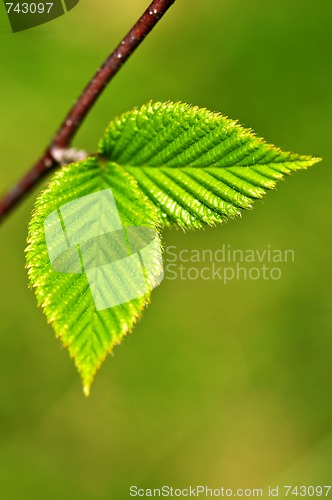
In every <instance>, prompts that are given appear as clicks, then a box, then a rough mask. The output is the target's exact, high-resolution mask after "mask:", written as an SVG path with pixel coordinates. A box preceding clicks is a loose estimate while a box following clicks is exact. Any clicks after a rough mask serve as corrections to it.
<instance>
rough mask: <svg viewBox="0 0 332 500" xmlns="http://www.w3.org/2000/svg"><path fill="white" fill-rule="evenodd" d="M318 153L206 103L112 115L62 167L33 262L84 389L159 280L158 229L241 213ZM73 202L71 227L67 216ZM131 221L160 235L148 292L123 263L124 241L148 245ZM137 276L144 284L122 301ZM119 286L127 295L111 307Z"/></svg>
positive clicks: (47, 197)
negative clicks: (112, 266)
mask: <svg viewBox="0 0 332 500" xmlns="http://www.w3.org/2000/svg"><path fill="white" fill-rule="evenodd" d="M317 161H319V160H318V159H317V158H311V157H309V156H300V155H296V154H292V153H285V152H282V151H281V150H280V149H278V148H275V147H274V146H271V145H269V144H266V143H265V142H264V141H263V140H262V139H259V138H257V137H255V136H254V135H253V134H252V133H251V132H250V131H249V130H246V129H243V128H241V127H240V126H239V125H237V123H236V122H234V121H232V120H229V119H228V118H225V117H224V116H222V115H220V114H216V113H212V112H210V111H208V110H206V109H199V108H197V107H191V106H189V105H187V104H183V103H175V104H173V103H151V102H150V103H148V104H147V105H145V106H142V107H141V108H140V109H134V110H133V111H131V112H128V113H125V114H123V115H122V116H120V117H119V118H117V119H115V120H114V121H113V122H112V123H111V124H110V125H109V127H108V129H107V131H106V133H105V135H104V137H103V139H102V140H101V141H100V145H99V152H98V155H97V156H96V157H93V158H89V159H87V160H85V161H82V162H80V163H76V164H72V165H69V166H67V167H64V168H63V169H62V170H60V171H59V172H58V173H56V174H55V176H54V177H53V179H52V181H51V183H50V184H49V186H48V188H47V189H46V190H45V191H44V192H43V193H42V194H41V196H40V197H39V198H38V200H37V202H36V208H35V211H34V213H33V216H32V220H31V223H30V225H29V237H28V248H27V265H28V268H29V279H30V283H31V284H32V285H33V286H34V287H35V290H36V295H37V299H38V303H39V305H41V306H42V307H43V308H44V311H45V314H46V316H47V319H48V321H49V322H50V323H52V324H53V326H54V329H55V332H56V335H57V336H58V337H60V338H61V340H62V342H63V344H64V345H65V346H66V347H68V350H69V353H70V355H71V356H72V357H73V358H74V360H75V364H76V367H77V369H78V371H79V373H80V375H81V377H82V380H83V385H84V391H85V393H86V394H88V392H89V389H90V385H91V383H92V380H93V377H94V375H95V373H96V371H97V369H98V367H99V366H100V364H101V362H102V361H103V359H104V358H105V356H106V354H107V353H108V352H111V351H112V349H113V346H114V345H115V344H117V343H119V342H120V341H121V339H122V337H123V336H124V335H125V334H126V333H127V332H129V331H130V330H131V329H132V327H133V325H134V323H135V321H136V320H137V318H138V317H139V316H140V314H141V312H142V310H143V308H144V306H145V305H146V304H147V302H148V301H149V297H150V291H151V288H153V286H155V285H156V284H158V283H159V281H158V279H157V277H158V276H159V275H160V273H161V262H160V260H159V253H158V252H159V237H158V234H157V231H158V229H159V228H160V227H161V226H162V225H163V224H167V225H172V224H173V225H178V226H180V227H182V228H193V227H196V228H197V227H201V226H202V225H203V224H209V225H213V224H215V223H218V222H223V221H224V220H225V219H227V218H234V217H235V216H237V215H239V214H240V211H241V209H248V208H251V206H252V202H253V200H255V199H257V198H262V196H263V195H264V194H265V191H266V190H267V189H273V188H274V187H275V184H276V182H277V181H279V180H281V179H283V177H284V174H289V173H290V172H292V171H295V170H298V169H303V168H307V167H309V166H310V165H313V164H314V163H316V162H317ZM105 192H106V194H105V196H106V197H107V193H109V192H111V193H112V199H109V198H107V200H108V201H107V200H106V198H105V197H104V198H103V199H104V201H105V200H106V202H105V203H106V204H105V203H104V202H102V203H101V202H100V198H99V197H98V196H97V194H98V193H105ZM113 197H114V200H113ZM82 199H84V200H85V201H84V203H83V205H82V206H83V207H84V208H83V209H80V210H77V204H76V203H74V202H76V201H77V200H82ZM98 200H99V201H98ZM112 204H113V205H112ZM112 207H113V208H112ZM115 208H116V209H117V210H116V211H117V213H118V215H119V218H120V219H119V221H118V223H117V224H118V226H117V227H120V226H119V224H120V222H121V224H120V225H121V226H122V228H124V229H125V228H127V229H128V230H127V240H126V241H125V240H124V239H123V238H124V237H123V236H121V234H122V229H121V230H120V231H118V232H117V233H116V234H118V235H119V234H120V236H119V241H116V245H115V247H114V234H115V233H114V232H112V233H109V234H110V235H111V237H109V236H107V232H108V229H107V228H108V227H109V226H110V225H111V226H112V225H114V220H112V217H113V215H112V212H113V211H114V210H113V209H115ZM68 211H69V215H70V218H71V220H72V227H71V228H69V227H68V225H67V223H66V217H67V216H68ZM91 213H92V214H93V217H92V218H91ZM115 226H116V224H115ZM112 227H113V226H112ZM130 227H134V228H139V227H143V228H150V229H151V230H153V231H154V232H156V234H157V237H156V245H155V246H152V247H151V248H150V254H149V259H150V261H151V262H152V264H153V265H152V268H153V269H152V271H151V273H150V274H149V273H148V272H147V268H145V278H147V279H148V282H149V285H150V288H149V290H148V291H145V293H144V294H143V291H144V287H143V285H142V286H141V285H140V286H141V287H140V286H138V285H137V280H138V273H137V268H135V266H134V267H129V268H127V269H126V274H127V275H130V276H129V278H128V276H127V277H126V276H125V279H124V276H123V274H121V273H122V271H123V269H122V268H121V262H122V258H123V256H124V255H125V249H126V245H129V247H130V249H131V252H133V251H134V250H133V247H135V248H136V249H140V248H142V247H143V245H142V244H141V243H142V242H141V241H140V238H141V235H138V236H137V233H135V234H136V236H135V238H136V239H137V238H138V240H139V241H136V240H135V238H134V239H132V238H133V236H132V235H133V233H130ZM104 233H105V234H104ZM91 234H98V235H99V236H98V238H97V239H96V238H91V237H90V236H91ZM50 235H51V236H50ZM54 235H55V236H56V237H55V238H53V236H54ZM145 238H146V233H144V234H143V239H145ZM115 239H116V238H115ZM134 240H135V241H134ZM71 243H74V245H73V246H72V247H71V246H70V244H71ZM64 248H65V249H66V251H65V252H63V249H64ZM68 249H69V250H68ZM131 252H130V250H129V255H131ZM115 254H116V255H115ZM126 255H127V256H128V253H127V254H126ZM114 256H115V257H114ZM111 259H113V260H115V261H116V262H118V267H117V273H115V274H114V275H112V279H111V281H110V282H108V284H107V287H106V288H103V286H101V285H100V283H101V281H102V280H101V278H102V279H104V278H105V276H104V274H105V268H104V265H105V263H108V262H109V261H110V260H111ZM99 271H100V272H99ZM98 273H99V275H98ZM92 275H93V277H94V278H93V279H92V280H91V276H92ZM96 275H98V276H99V277H98V278H96ZM128 279H129V285H128V284H127V282H128ZM96 284H97V285H98V286H96ZM136 285H137V286H136ZM128 286H129V288H130V287H131V286H134V287H135V286H136V288H137V290H138V291H139V290H140V291H141V293H138V292H137V294H136V295H132V297H130V299H128V297H127V299H126V300H125V297H126V292H127V289H126V287H128ZM123 288H124V290H123ZM113 293H114V294H115V295H116V294H117V293H118V294H119V296H121V297H122V302H121V303H120V301H119V302H117V304H118V305H114V306H110V307H107V304H109V303H111V302H109V297H108V295H109V294H110V295H112V294H113ZM135 297H138V298H135Z"/></svg>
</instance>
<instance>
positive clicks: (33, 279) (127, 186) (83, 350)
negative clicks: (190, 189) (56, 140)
mask: <svg viewBox="0 0 332 500" xmlns="http://www.w3.org/2000/svg"><path fill="white" fill-rule="evenodd" d="M110 186H111V188H112V192H113V195H114V199H115V202H116V205H117V208H118V212H119V214H120V218H121V222H122V225H123V227H129V226H145V227H146V226H148V227H153V228H154V227H156V213H155V210H154V208H153V206H151V204H150V203H149V202H148V200H147V199H146V198H145V196H144V195H142V193H141V192H140V191H139V190H138V188H137V185H136V182H135V180H134V179H133V178H132V177H131V176H130V175H129V174H128V173H126V172H125V171H124V170H123V169H122V168H121V167H119V166H117V165H115V164H112V163H110V162H109V163H107V164H106V163H104V162H102V161H100V160H98V159H97V158H89V159H87V160H86V161H83V162H80V163H77V164H71V165H69V166H66V167H64V168H62V169H61V170H60V171H59V172H57V173H56V174H55V176H54V177H53V179H52V181H51V183H50V184H49V186H48V187H47V189H46V190H45V191H44V192H43V193H42V195H41V196H40V197H39V198H38V200H37V202H36V206H35V210H34V213H33V216H32V220H31V222H30V225H29V237H28V247H27V267H28V274H29V280H30V283H31V284H32V286H33V287H35V291H36V296H37V300H38V304H39V305H40V306H42V307H43V309H44V312H45V314H46V317H47V319H48V321H49V322H50V323H52V325H53V327H54V330H55V332H56V335H57V336H58V337H60V338H61V341H62V343H63V345H64V346H65V347H67V348H68V350H69V353H70V356H71V357H73V358H74V360H75V364H76V367H77V370H78V371H79V373H80V375H81V377H82V381H83V386H84V392H85V394H86V395H88V394H89V390H90V385H91V383H92V381H93V377H94V375H95V373H96V371H97V369H98V368H99V366H100V364H101V363H102V361H103V360H104V358H105V356H106V355H107V353H109V352H111V351H112V349H113V347H114V345H116V344H118V343H120V342H121V340H122V338H123V336H124V335H125V334H126V333H127V332H129V331H130V330H131V329H132V327H133V325H134V323H135V322H136V321H137V319H138V317H139V316H140V314H141V312H142V310H143V308H144V306H145V305H146V304H147V303H148V302H149V297H150V293H148V294H146V295H144V296H143V297H140V298H137V299H135V300H132V301H129V302H126V303H123V304H121V305H118V306H116V307H112V308H109V309H104V310H99V311H97V310H96V307H95V303H94V300H93V297H92V294H91V291H90V288H89V283H88V280H87V277H86V275H85V274H84V273H80V274H73V273H69V274H64V273H59V272H57V271H55V270H54V268H53V267H52V265H51V262H50V258H49V254H48V249H47V246H46V239H45V230H44V223H45V220H46V218H47V216H48V215H49V214H50V213H52V212H53V211H54V210H57V209H58V207H59V206H63V205H65V204H67V203H68V202H71V201H73V200H77V199H78V198H81V197H83V196H86V195H88V194H91V193H94V192H98V191H100V190H103V189H106V188H109V187H110ZM91 209H92V210H94V212H95V214H96V215H97V216H98V217H103V216H104V215H105V214H102V213H101V214H98V205H96V206H95V207H94V206H93V207H91ZM80 224H82V218H80Z"/></svg>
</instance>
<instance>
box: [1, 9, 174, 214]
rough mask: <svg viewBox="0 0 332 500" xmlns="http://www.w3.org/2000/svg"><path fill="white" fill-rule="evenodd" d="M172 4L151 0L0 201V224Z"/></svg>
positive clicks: (48, 167)
mask: <svg viewBox="0 0 332 500" xmlns="http://www.w3.org/2000/svg"><path fill="white" fill-rule="evenodd" d="M174 2H175V0H154V1H153V2H152V3H151V4H150V6H149V7H148V8H147V9H146V11H145V12H144V13H143V14H142V16H141V17H140V18H139V20H138V21H137V23H136V24H135V25H134V26H133V28H132V29H131V30H130V31H129V33H128V34H127V35H126V36H125V37H124V39H123V40H122V41H121V43H120V44H119V45H118V46H117V47H116V49H115V50H114V51H113V52H112V54H111V55H110V56H109V57H108V58H107V59H106V61H105V62H104V64H103V65H102V66H101V67H100V68H99V70H98V71H97V73H96V74H95V75H94V77H93V78H92V79H91V80H90V82H89V83H88V85H87V86H86V87H85V89H84V90H83V92H82V94H81V95H80V97H79V98H78V99H77V101H76V103H75V104H74V106H73V107H72V109H71V110H70V111H69V113H68V114H67V116H66V118H65V119H64V121H63V123H62V124H61V126H60V128H59V129H58V131H57V132H56V134H55V136H54V138H53V140H52V142H51V143H50V144H49V146H48V147H47V148H46V150H45V152H44V154H43V155H42V156H41V158H40V159H39V160H38V161H37V162H36V163H35V165H34V166H33V167H32V168H31V170H29V171H28V172H27V173H26V174H25V175H24V177H22V179H21V180H20V181H19V182H18V183H17V184H16V185H15V186H14V187H13V188H12V189H11V190H10V191H8V193H6V194H5V195H4V196H3V198H2V199H1V200H0V222H2V220H3V219H4V217H5V216H6V215H7V214H8V213H9V212H10V211H11V210H12V209H13V208H14V207H15V206H16V205H17V204H18V203H19V202H20V201H21V200H22V199H23V198H24V197H25V195H26V194H27V193H29V192H30V190H31V189H32V188H33V187H34V186H35V185H36V184H37V183H38V182H39V181H40V180H41V179H42V178H43V177H44V176H45V175H46V174H47V173H48V172H49V171H50V170H52V169H54V168H55V167H57V166H59V162H58V161H57V160H56V158H55V156H56V155H54V154H53V153H52V151H54V150H56V151H59V149H66V148H68V146H69V145H70V143H71V141H72V140H73V138H74V136H75V134H76V132H77V131H78V129H79V128H80V126H81V125H82V123H83V121H84V119H85V117H86V116H87V114H88V113H89V111H90V110H91V108H92V107H93V105H94V103H95V102H96V101H97V99H98V98H99V96H100V95H101V93H102V91H103V90H104V88H105V87H106V86H107V84H108V83H109V82H110V80H111V79H112V78H113V77H114V76H115V75H116V73H117V72H118V71H119V69H120V68H121V67H122V65H123V64H124V63H125V61H127V59H128V58H129V57H130V55H131V54H132V53H133V52H134V50H135V49H136V48H137V47H138V46H139V45H140V44H141V42H142V41H143V40H144V38H145V37H146V36H147V35H148V34H149V33H150V31H151V30H152V29H153V28H154V26H155V25H156V24H157V23H158V21H159V20H160V19H161V18H162V16H163V15H164V14H165V13H166V11H167V10H168V9H169V8H170V7H171V5H172V4H173V3H174Z"/></svg>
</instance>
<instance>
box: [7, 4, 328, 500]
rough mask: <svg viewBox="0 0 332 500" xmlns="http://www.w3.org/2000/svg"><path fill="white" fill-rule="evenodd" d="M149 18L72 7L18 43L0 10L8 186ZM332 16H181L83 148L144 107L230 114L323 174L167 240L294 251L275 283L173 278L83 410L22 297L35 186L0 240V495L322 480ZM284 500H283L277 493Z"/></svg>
mask: <svg viewBox="0 0 332 500" xmlns="http://www.w3.org/2000/svg"><path fill="white" fill-rule="evenodd" d="M146 6H147V2H146V1H143V0H127V1H126V2H123V1H120V0H113V1H112V2H110V1H108V0H93V1H90V2H83V1H82V2H80V4H79V5H78V6H77V7H76V8H75V9H74V10H72V11H71V12H70V13H68V14H66V15H65V16H63V17H61V18H59V19H58V20H55V21H53V22H52V23H50V24H48V25H44V26H41V27H39V28H36V29H32V30H29V31H26V32H21V33H18V34H15V35H13V34H12V33H11V32H10V28H9V23H8V20H7V19H6V15H5V11H4V6H3V4H2V3H1V5H0V21H1V23H0V24H1V26H0V61H1V62H0V64H1V69H0V72H1V73H0V74H1V77H0V90H1V92H0V110H1V115H0V151H1V153H0V189H1V191H4V190H5V189H6V188H7V187H9V186H10V185H11V184H12V183H14V182H15V181H16V180H17V179H18V177H19V176H20V175H21V174H22V173H23V172H24V171H25V170H26V169H27V167H28V166H29V165H30V164H31V163H32V162H33V161H34V160H35V159H36V157H37V156H38V155H39V153H40V152H41V151H42V149H43V148H44V146H45V144H46V143H47V141H48V140H49V138H50V137H51V136H52V134H53V132H54V131H55V128H56V127H57V125H58V124H59V122H60V121H61V120H62V118H63V116H64V112H65V111H66V110H67V108H68V106H69V104H71V103H72V101H73V100H74V98H75V97H76V96H77V94H78V93H79V91H80V90H81V89H82V87H83V86H84V85H85V83H86V81H87V79H88V77H90V75H91V74H92V73H93V72H94V71H95V69H96V67H97V66H98V65H99V63H101V62H102V60H103V59H104V57H105V56H106V54H107V53H108V52H109V51H110V49H112V48H113V47H114V46H115V44H116V43H117V42H118V41H119V40H120V39H121V37H122V35H123V34H124V33H125V32H126V31H127V30H128V29H129V27H130V26H131V25H132V24H133V22H134V21H135V20H136V18H137V17H138V15H139V14H140V13H141V11H143V9H144V8H145V7H146ZM331 23H332V3H331V2H329V1H327V0H316V1H315V2H312V1H309V0H292V1H291V2H290V1H289V0H269V1H268V2H264V1H263V0H252V1H251V2H248V1H247V0H233V1H226V0H207V1H206V2H201V1H198V0H177V2H176V4H175V5H174V6H173V7H172V9H171V10H170V11H169V13H168V14H167V15H166V17H165V18H164V19H163V21H162V22H161V23H160V24H159V26H158V27H157V28H156V29H155V30H154V32H153V33H152V34H151V35H150V36H149V37H148V38H147V39H146V41H145V42H144V44H143V45H142V46H141V48H140V49H139V50H138V51H137V52H136V54H135V55H134V56H133V57H132V59H131V60H130V61H129V62H128V63H127V64H126V66H125V67H124V68H123V69H122V70H121V72H120V73H119V75H118V76H117V77H116V79H115V80H114V81H113V82H112V84H111V85H110V86H109V88H108V89H107V90H106V92H105V93H104V95H103V96H102V98H101V99H100V101H99V102H98V104H97V105H96V106H95V108H94V110H93V112H92V113H91V114H90V116H89V118H88V120H87V121H86V123H85V124H84V126H83V127H82V130H81V131H80V133H79V134H78V136H77V138H76V140H75V145H77V146H78V147H83V148H86V149H87V150H91V151H93V150H95V148H96V144H97V141H98V139H99V137H100V135H101V134H102V132H103V130H104V129H105V127H106V125H107V123H108V122H109V120H110V119H112V118H113V117H114V116H116V115H117V114H119V113H120V112H122V111H125V110H127V109H130V108H132V107H133V106H135V105H140V104H143V103H144V102H146V101H148V100H149V99H154V100H161V99H162V100H166V99H170V100H173V101H174V100H183V101H186V102H189V103H193V104H197V105H200V106H205V107H207V108H209V109H212V110H215V111H221V112H223V113H224V114H227V115H229V116H230V117H232V118H237V119H238V120H239V121H240V122H241V123H242V124H244V125H245V126H248V127H252V128H253V129H254V130H255V131H256V133H257V134H259V135H262V136H264V137H265V138H266V139H267V140H269V141H272V142H274V143H275V144H277V145H278V146H281V147H282V148H284V149H287V150H293V151H295V152H298V153H303V154H313V155H319V156H322V157H323V158H324V162H323V163H320V164H318V165H316V166H315V167H313V168H312V169H310V170H308V171H306V172H300V173H297V174H295V175H294V176H292V177H290V178H288V179H287V180H286V182H285V183H282V184H281V185H280V186H279V187H278V189H277V191H275V192H272V193H269V194H268V196H267V197H266V198H265V200H264V202H258V203H257V204H256V205H255V209H254V210H253V211H252V212H250V213H246V214H245V215H244V216H243V218H242V219H240V220H238V221H235V222H232V223H230V224H227V225H225V226H223V227H216V228H213V229H207V230H205V231H201V232H188V233H186V234H183V233H182V232H180V231H176V230H173V231H170V230H167V231H165V233H164V243H165V245H176V246H177V247H178V249H197V248H200V249H204V248H210V249H218V248H220V247H221V246H222V245H223V244H226V245H231V246H232V248H240V249H247V248H253V249H258V250H263V249H264V248H266V247H267V246H268V245H271V247H272V248H277V249H294V251H295V254H296V259H295V262H294V263H293V264H287V265H284V266H283V268H282V269H283V276H282V279H281V280H279V281H264V280H259V281H248V280H247V281H246V280H239V281H232V282H231V283H229V284H227V285H224V284H223V283H222V282H220V281H218V280H214V281H203V280H197V281H181V280H177V281H170V280H165V281H164V283H163V284H162V286H160V287H159V288H158V289H156V290H155V291H154V292H153V299H152V304H151V305H150V306H149V308H148V309H146V311H145V312H144V316H143V319H142V321H141V322H140V323H139V324H138V326H137V327H136V329H135V331H134V333H133V334H132V335H130V336H128V337H127V338H126V339H125V341H124V342H123V344H122V345H121V346H120V347H118V348H116V350H115V353H114V356H113V357H112V358H108V360H107V361H106V362H105V363H104V365H103V367H102V369H101V371H100V372H99V374H98V376H97V379H96V382H95V384H94V386H93V390H92V395H91V396H90V398H89V399H86V398H84V396H83V394H82V389H81V385H80V380H79V377H78V375H77V374H76V372H75V369H74V365H73V362H72V361H71V360H70V359H69V357H68V355H67V352H66V351H65V350H64V349H62V348H61V347H60V343H59V342H58V341H57V340H56V339H55V338H54V335H53V332H52V329H51V327H49V326H48V325H47V324H46V320H45V318H44V316H43V314H42V312H41V310H39V309H37V307H36V303H35V297H34V295H33V293H32V292H31V291H29V290H28V288H27V276H26V270H25V269H24V265H25V263H24V248H25V239H26V233H27V223H28V220H29V217H30V213H31V210H32V207H33V203H34V199H35V198H36V196H37V195H38V192H39V191H40V189H41V187H42V186H39V187H38V188H37V189H35V191H34V193H33V194H32V195H30V196H29V198H28V199H26V200H25V202H24V203H23V204H22V205H21V206H20V207H19V209H17V210H16V211H15V212H14V213H13V214H12V215H11V216H10V217H8V219H7V220H6V221H5V223H4V224H3V225H2V227H1V229H0V238H1V244H0V256H1V258H0V273H1V292H0V296H1V301H0V497H1V498H5V499H6V500H7V499H8V500H21V499H24V500H30V499H31V500H32V499H33V500H38V499H45V498H47V499H48V500H53V499H54V500H55V499H59V498H66V499H67V498H68V499H71V500H76V499H77V500H106V499H111V498H112V499H113V498H114V499H117V500H122V499H126V498H129V486H130V485H131V484H134V485H138V486H140V487H158V486H161V485H163V484H169V485H172V486H174V487H184V486H187V485H189V484H191V485H195V484H197V483H198V484H207V485H209V486H211V487H218V486H220V485H224V486H227V487H232V488H241V487H244V488H246V487H248V488H250V487H262V488H266V487H267V486H268V485H280V486H282V485H283V484H292V485H299V484H306V485H310V484H313V485H316V484H331V480H332V384H331V382H332V316H331V300H332V293H331V208H332V203H331V202H332V196H331V193H330V185H331V180H332V174H331V167H332V165H331V163H332V154H331V131H332V127H331V116H332V92H331V83H332V67H331V60H332V58H331V56H332V31H331ZM280 496H281V497H282V494H281V495H280Z"/></svg>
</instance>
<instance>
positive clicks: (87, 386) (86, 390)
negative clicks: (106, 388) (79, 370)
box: [83, 384, 91, 398]
mask: <svg viewBox="0 0 332 500" xmlns="http://www.w3.org/2000/svg"><path fill="white" fill-rule="evenodd" d="M90 390H91V384H84V385H83V394H84V396H85V397H86V398H88V397H89V396H90Z"/></svg>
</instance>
